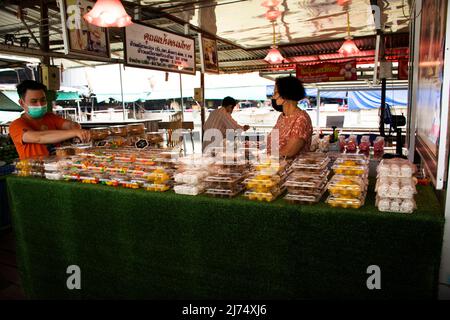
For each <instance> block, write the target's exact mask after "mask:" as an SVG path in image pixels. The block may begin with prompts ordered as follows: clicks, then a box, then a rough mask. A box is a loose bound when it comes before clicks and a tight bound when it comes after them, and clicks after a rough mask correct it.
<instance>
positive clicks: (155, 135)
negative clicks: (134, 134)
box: [146, 132, 164, 144]
mask: <svg viewBox="0 0 450 320" xmlns="http://www.w3.org/2000/svg"><path fill="white" fill-rule="evenodd" d="M146 138H147V141H148V142H150V143H151V144H159V143H161V142H163V141H164V138H163V134H162V133H160V132H147V134H146Z"/></svg>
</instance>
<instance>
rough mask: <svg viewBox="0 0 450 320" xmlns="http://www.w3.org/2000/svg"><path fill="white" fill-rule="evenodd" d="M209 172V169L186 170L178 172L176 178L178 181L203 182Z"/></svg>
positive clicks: (188, 182)
mask: <svg viewBox="0 0 450 320" xmlns="http://www.w3.org/2000/svg"><path fill="white" fill-rule="evenodd" d="M208 175H209V173H208V172H207V171H185V172H182V173H176V174H175V175H174V180H175V182H177V183H187V184H198V183H201V182H202V181H203V180H204V179H205V178H206V177H207V176H208Z"/></svg>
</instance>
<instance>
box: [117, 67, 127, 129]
mask: <svg viewBox="0 0 450 320" xmlns="http://www.w3.org/2000/svg"><path fill="white" fill-rule="evenodd" d="M119 75H120V95H121V96H122V110H123V121H126V120H127V117H126V114H125V101H123V83H122V66H121V65H120V63H119Z"/></svg>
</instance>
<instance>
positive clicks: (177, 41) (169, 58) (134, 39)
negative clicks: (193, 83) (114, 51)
mask: <svg viewBox="0 0 450 320" xmlns="http://www.w3.org/2000/svg"><path fill="white" fill-rule="evenodd" d="M123 47H124V49H125V64H126V65H128V66H130V67H137V68H148V69H156V70H163V71H169V72H177V73H187V74H193V75H195V41H194V39H193V38H189V37H186V36H181V35H178V34H175V33H171V32H168V31H165V30H161V29H157V28H154V27H149V26H146V25H143V24H140V23H136V22H134V23H133V24H132V25H131V26H128V27H126V28H125V36H124V46H123Z"/></svg>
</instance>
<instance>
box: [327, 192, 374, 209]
mask: <svg viewBox="0 0 450 320" xmlns="http://www.w3.org/2000/svg"><path fill="white" fill-rule="evenodd" d="M365 198H366V195H365V194H363V195H362V196H361V197H359V198H351V197H333V196H332V195H330V196H329V197H328V198H327V200H326V201H325V202H326V203H328V204H329V205H330V206H332V207H341V208H353V209H357V208H360V207H362V206H363V205H364V201H365Z"/></svg>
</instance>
